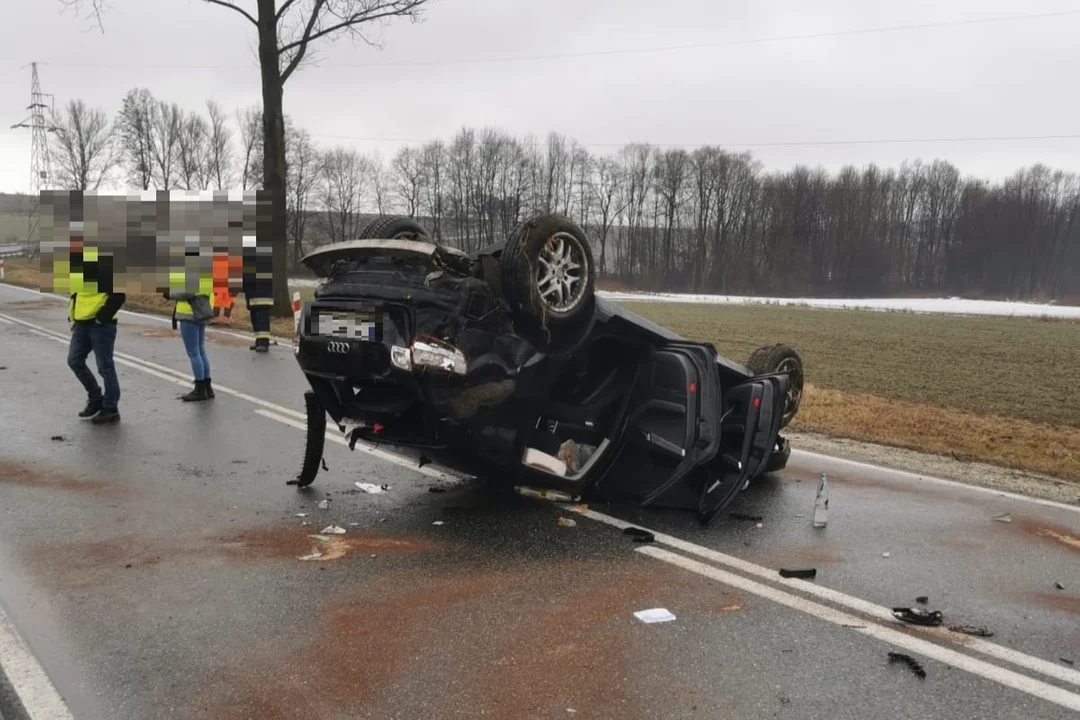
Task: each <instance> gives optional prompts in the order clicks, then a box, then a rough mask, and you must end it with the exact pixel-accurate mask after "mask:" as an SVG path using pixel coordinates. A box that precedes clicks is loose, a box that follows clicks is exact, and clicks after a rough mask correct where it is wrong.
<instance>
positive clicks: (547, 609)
mask: <svg viewBox="0 0 1080 720" xmlns="http://www.w3.org/2000/svg"><path fill="white" fill-rule="evenodd" d="M476 560H477V559H476V558H473V559H472V560H469V559H463V560H462V561H461V562H454V563H444V564H441V565H436V566H430V565H425V566H423V567H422V568H421V567H417V568H414V569H412V570H395V571H386V570H383V571H381V572H378V573H377V574H376V573H365V575H364V576H363V577H362V578H360V577H358V578H357V579H356V586H355V587H354V588H351V589H349V590H346V591H343V592H341V593H339V594H337V595H336V596H335V595H331V596H329V597H328V599H327V600H326V601H325V603H324V604H323V605H322V610H321V611H320V610H319V604H318V601H317V600H313V604H312V605H311V607H310V608H308V612H309V613H310V614H311V615H312V616H313V617H318V618H319V619H318V621H317V622H316V623H314V624H304V626H303V627H298V628H296V629H295V630H290V631H289V633H288V635H287V636H282V637H279V638H275V639H272V640H269V641H267V642H266V643H264V644H262V645H260V646H259V647H257V648H248V649H246V650H244V651H242V655H243V656H242V657H233V658H230V661H229V662H228V663H223V665H222V666H221V668H220V669H219V670H217V671H215V672H214V674H213V676H212V678H211V679H209V680H208V681H207V682H208V685H207V690H208V691H209V692H208V694H207V699H206V700H205V702H206V703H208V704H207V706H206V707H204V708H202V711H203V716H205V717H209V718H212V719H213V720H237V719H239V718H251V717H258V718H262V719H264V720H284V719H285V718H323V717H421V716H423V717H440V718H450V717H480V716H485V717H507V718H517V717H551V716H553V717H565V716H567V713H566V709H567V708H574V709H576V710H577V711H578V712H577V716H578V717H620V718H626V719H627V720H635V719H636V718H646V717H654V716H655V715H654V714H653V712H652V710H654V709H655V708H650V707H649V706H648V703H649V699H650V698H656V697H659V696H660V695H661V694H662V693H663V692H665V688H664V687H658V686H657V685H656V683H655V682H653V681H651V680H650V679H649V678H651V677H655V674H654V673H650V672H646V673H645V674H644V675H643V674H642V673H641V672H640V671H641V670H642V669H646V670H647V669H648V668H650V667H654V666H655V665H656V664H657V663H664V664H665V666H667V665H671V664H672V662H673V661H672V660H671V659H670V658H668V659H666V660H665V655H666V654H667V653H668V652H669V651H670V649H669V648H668V647H667V646H666V645H665V644H664V641H663V640H662V638H664V637H668V638H670V637H671V635H670V633H671V632H672V629H671V627H672V626H647V625H644V624H642V623H640V622H639V621H637V620H636V619H634V618H633V615H632V613H633V612H634V611H637V610H642V609H645V608H648V607H656V606H661V605H666V606H667V607H669V608H670V609H672V611H673V612H675V613H676V615H678V616H679V617H680V618H683V622H687V621H690V618H691V616H693V615H697V614H701V615H704V616H707V617H711V618H715V621H717V622H724V620H721V619H720V618H730V617H732V615H731V613H732V612H735V609H734V608H735V607H740V608H741V607H742V602H741V599H740V598H738V597H737V596H735V595H733V594H731V593H729V592H727V591H726V589H725V588H722V587H717V586H715V585H712V584H706V583H702V582H701V579H700V578H697V577H695V576H692V575H689V574H687V573H683V572H680V571H678V570H677V569H676V568H668V567H666V566H661V567H658V566H652V565H649V564H643V563H641V562H640V561H637V560H636V558H635V559H626V560H625V561H620V562H616V563H615V564H614V565H613V564H612V561H611V560H610V559H608V560H603V561H601V560H593V559H569V558H560V559H557V560H544V559H537V560H526V561H524V562H516V563H512V564H508V563H507V562H504V561H502V560H498V559H495V562H496V563H497V565H498V567H495V568H492V567H491V560H492V559H491V558H488V559H484V560H482V561H476ZM320 575H321V574H320ZM312 597H313V598H318V597H321V595H320V594H319V593H313V594H312ZM675 664H677V661H675ZM660 676H664V673H660Z"/></svg>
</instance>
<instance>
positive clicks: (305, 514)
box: [293, 513, 308, 517]
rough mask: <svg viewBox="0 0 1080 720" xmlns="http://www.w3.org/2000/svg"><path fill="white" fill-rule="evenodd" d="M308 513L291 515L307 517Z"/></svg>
mask: <svg viewBox="0 0 1080 720" xmlns="http://www.w3.org/2000/svg"><path fill="white" fill-rule="evenodd" d="M307 516H308V513H296V514H295V515H293V517H307Z"/></svg>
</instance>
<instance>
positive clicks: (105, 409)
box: [67, 223, 127, 425]
mask: <svg viewBox="0 0 1080 720" xmlns="http://www.w3.org/2000/svg"><path fill="white" fill-rule="evenodd" d="M80 224H81V223H80ZM77 232H79V233H81V229H80V230H78V231H77ZM81 239H82V238H81V237H78V238H77V239H76V240H75V242H73V243H72V250H73V252H72V255H73V256H74V258H75V262H74V263H72V266H73V267H74V268H76V269H72V270H71V272H70V273H69V274H68V280H69V282H70V286H71V290H73V291H74V292H72V293H71V297H70V298H69V300H68V325H69V326H70V327H71V343H70V344H69V345H68V358H67V363H68V367H70V368H71V371H72V372H74V373H75V377H76V378H78V379H79V382H80V383H82V386H83V388H85V389H86V395H87V401H86V407H85V408H83V411H82V412H80V413H79V417H80V418H83V419H84V420H85V419H89V420H90V421H91V422H92V423H94V424H95V425H100V424H103V423H112V422H117V421H119V420H120V410H119V409H118V403H119V402H120V380H119V378H118V377H117V375H116V364H115V363H114V362H113V348H114V347H115V345H116V314H117V313H118V312H119V311H120V308H121V307H123V305H124V301H125V300H126V299H127V295H126V294H125V293H114V292H99V290H101V289H102V288H101V287H99V285H104V286H105V288H104V289H107V290H111V289H112V288H111V285H112V263H111V260H112V258H111V257H103V258H101V260H100V261H99V260H98V257H97V252H96V249H94V248H87V249H86V250H85V251H84V250H83V248H82V245H81ZM85 263H97V264H98V268H97V273H96V274H97V276H98V277H100V278H102V279H103V280H104V282H101V283H98V282H84V279H83V268H84V267H85ZM91 351H92V352H93V353H94V359H95V360H96V361H97V369H98V373H100V375H101V380H102V383H103V384H104V385H105V392H104V393H102V390H101V385H99V384H98V381H97V378H95V377H94V373H93V372H91V371H90V368H88V367H86V358H87V357H88V356H89V355H90V353H91Z"/></svg>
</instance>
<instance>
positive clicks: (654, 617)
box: [634, 608, 675, 624]
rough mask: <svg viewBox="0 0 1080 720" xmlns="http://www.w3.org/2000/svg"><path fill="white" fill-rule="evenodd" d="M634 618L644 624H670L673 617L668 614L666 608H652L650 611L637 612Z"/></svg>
mask: <svg viewBox="0 0 1080 720" xmlns="http://www.w3.org/2000/svg"><path fill="white" fill-rule="evenodd" d="M634 617H636V618H637V619H638V620H640V621H641V622H643V623H646V624H652V623H660V622H670V621H672V620H674V619H675V616H674V615H672V614H671V613H670V612H668V610H667V608H653V609H651V610H638V611H637V612H636V613H634Z"/></svg>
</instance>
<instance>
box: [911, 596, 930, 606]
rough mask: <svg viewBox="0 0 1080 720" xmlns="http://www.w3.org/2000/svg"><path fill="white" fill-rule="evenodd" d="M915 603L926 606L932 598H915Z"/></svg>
mask: <svg viewBox="0 0 1080 720" xmlns="http://www.w3.org/2000/svg"><path fill="white" fill-rule="evenodd" d="M915 602H917V603H919V604H920V605H926V604H927V603H928V602H930V596H929V595H920V596H919V597H917V598H915Z"/></svg>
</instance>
